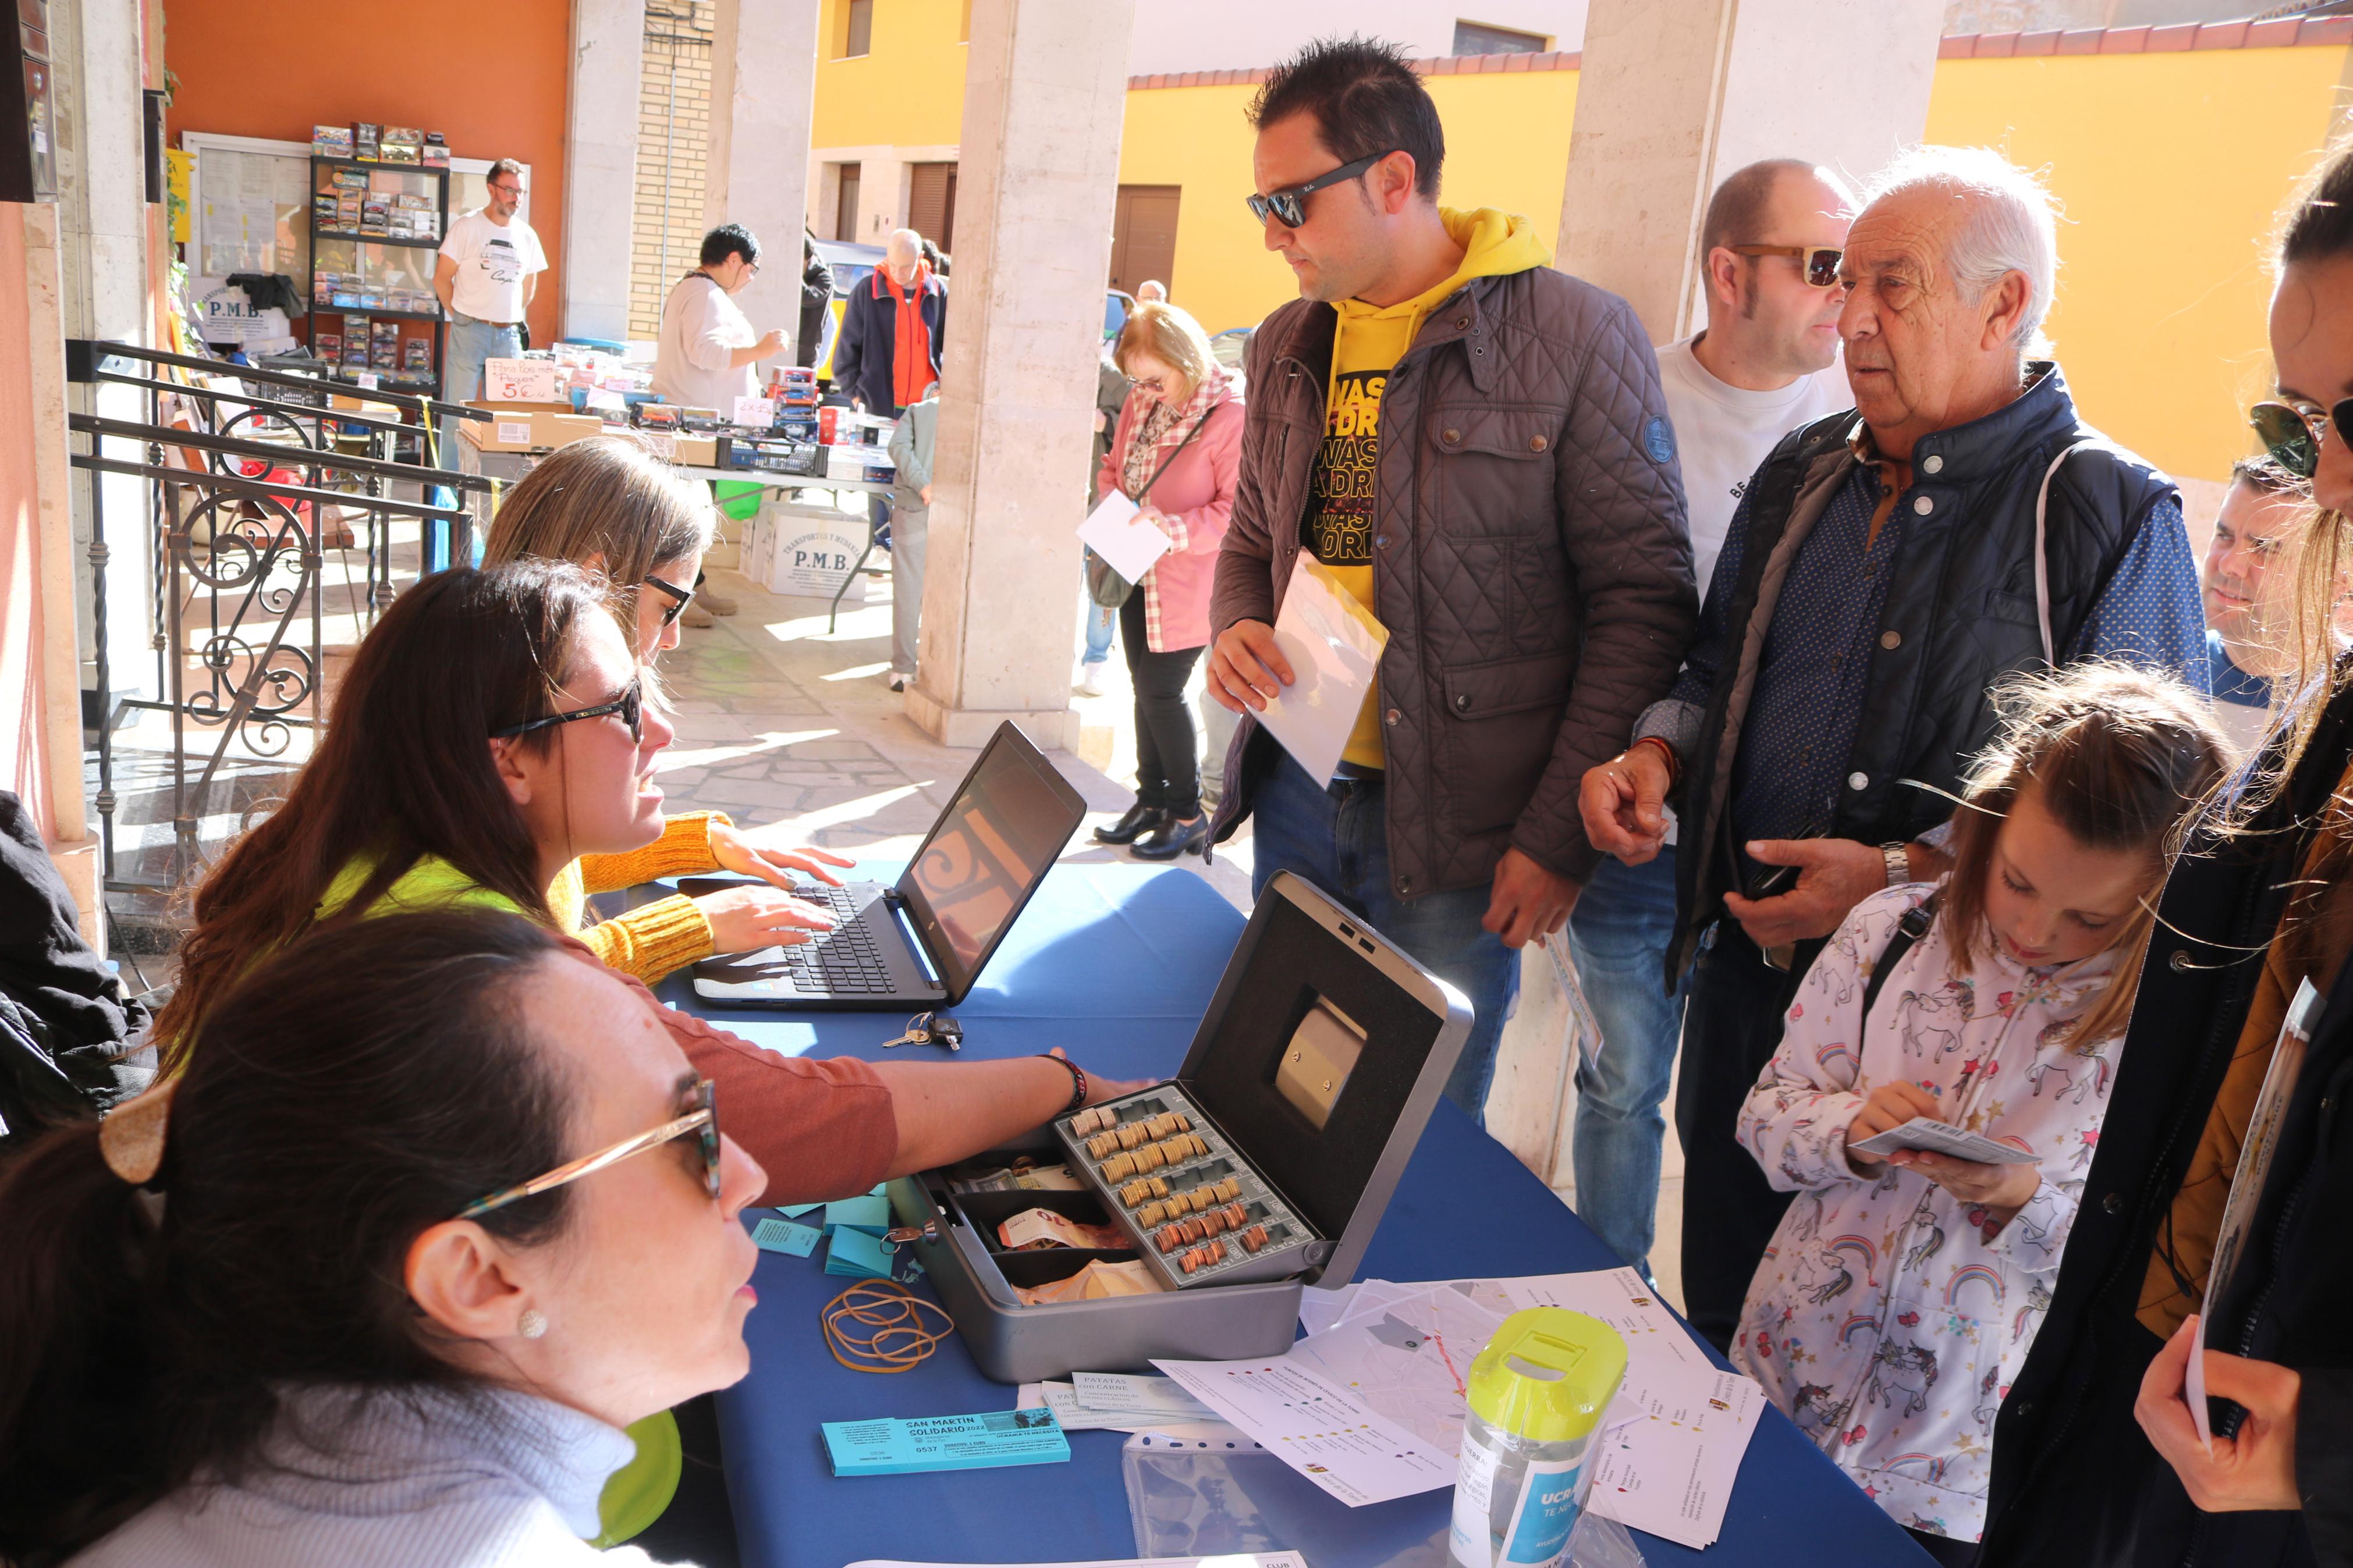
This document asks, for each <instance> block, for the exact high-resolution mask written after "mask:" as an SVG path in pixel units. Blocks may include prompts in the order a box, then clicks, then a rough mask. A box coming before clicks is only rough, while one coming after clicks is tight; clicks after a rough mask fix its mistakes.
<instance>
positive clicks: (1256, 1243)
mask: <svg viewBox="0 0 2353 1568" xmlns="http://www.w3.org/2000/svg"><path fill="white" fill-rule="evenodd" d="M1241 1244H1242V1245H1243V1246H1244V1247H1248V1248H1250V1251H1252V1252H1256V1251H1257V1250H1258V1249H1259V1248H1260V1247H1264V1246H1265V1245H1266V1226H1262V1225H1254V1226H1250V1228H1249V1229H1248V1230H1246V1231H1244V1232H1242V1234H1241Z"/></svg>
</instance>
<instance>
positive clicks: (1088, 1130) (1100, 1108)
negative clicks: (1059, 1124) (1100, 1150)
mask: <svg viewBox="0 0 2353 1568" xmlns="http://www.w3.org/2000/svg"><path fill="white" fill-rule="evenodd" d="M1118 1120H1119V1112H1118V1111H1116V1110H1112V1109H1111V1107H1109V1106H1107V1105H1090V1106H1088V1107H1087V1108H1086V1109H1085V1110H1082V1111H1080V1112H1079V1113H1078V1114H1077V1115H1076V1116H1073V1117H1071V1137H1073V1138H1084V1137H1087V1136H1089V1135H1090V1134H1092V1133H1096V1132H1100V1131H1103V1129H1104V1128H1106V1127H1109V1126H1111V1125H1112V1124H1113V1122H1115V1121H1118ZM1096 1158H1097V1159H1101V1158H1102V1156H1101V1155H1097V1156H1096Z"/></svg>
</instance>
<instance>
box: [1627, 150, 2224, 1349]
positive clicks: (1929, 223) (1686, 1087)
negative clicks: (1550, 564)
mask: <svg viewBox="0 0 2353 1568" xmlns="http://www.w3.org/2000/svg"><path fill="white" fill-rule="evenodd" d="M2057 269H2058V253H2057V241H2056V231H2055V223H2054V219H2053V215H2052V205H2051V199H2050V195H2049V194H2048V193H2047V192H2046V191H2044V190H2043V188H2042V185H2041V184H2039V183H2038V182H2037V181H2036V180H2035V179H2034V178H2033V177H2032V176H2031V175H2030V174H2026V173H2025V172H2024V171H2023V170H2021V169H2019V168H2017V167H2015V166H2013V165H2012V164H2010V163H2008V162H2007V161H2006V160H2004V159H2003V158H2002V157H2001V156H2000V154H1999V153H1993V152H1989V151H1988V150H1985V149H1982V148H1952V147H1920V148H1915V149H1914V150H1912V151H1911V152H1910V153H1905V155H1903V156H1902V157H1900V158H1898V159H1897V160H1896V162H1895V163H1894V165H1892V166H1891V167H1890V168H1889V169H1888V170H1887V171H1886V172H1884V173H1883V174H1881V175H1880V177H1879V178H1878V180H1877V181H1876V182H1875V183H1874V194H1873V199H1872V201H1871V203H1870V205H1868V206H1866V207H1865V208H1864V209H1863V211H1862V214H1861V215H1860V216H1857V217H1856V218H1855V220H1854V222H1853V224H1852V227H1851V228H1850V230H1849V232H1848V236H1847V243H1846V248H1845V253H1844V255H1843V256H1842V257H1841V260H1840V263H1839V271H1838V284H1839V289H1838V291H1839V293H1840V294H1841V298H1842V313H1841V316H1840V318H1839V334H1840V337H1841V339H1842V340H1843V342H1844V345H1845V353H1846V374H1847V381H1848V384H1849V386H1850V387H1851V388H1852V392H1853V395H1854V400H1855V404H1856V405H1857V406H1856V410H1855V411H1854V412H1842V413H1840V414H1835V415H1832V416H1830V417H1828V418H1825V419H1820V420H1817V421H1816V422H1815V423H1813V424H1811V425H1810V426H1806V427H1804V428H1802V429H1799V430H1797V431H1793V432H1791V433H1790V434H1789V435H1788V437H1785V438H1784V439H1783V440H1782V441H1781V442H1780V443H1779V444H1778V446H1777V447H1775V448H1774V450H1773V452H1772V455H1771V456H1770V457H1768V458H1766V460H1765V462H1764V463H1763V464H1762V465H1761V466H1760V467H1759V468H1757V473H1756V474H1755V476H1754V477H1753V478H1751V479H1750V480H1749V482H1748V486H1747V489H1746V490H1745V491H1744V492H1743V493H1742V496H1741V500H1740V506H1739V510H1737V511H1736V513H1735V514H1734V517H1733V521H1732V529H1731V532H1730V533H1729V535H1728V536H1727V537H1726V538H1725V544H1724V551H1723V553H1722V554H1721V555H1720V556H1719V557H1718V558H1717V561H1716V568H1715V576H1714V578H1713V580H1712V581H1711V582H1710V583H1709V584H1708V592H1707V599H1706V602H1705V604H1704V605H1703V606H1702V609H1701V613H1700V627H1699V640H1698V642H1697V644H1696V645H1695V646H1694V647H1693V649H1692V651H1691V657H1690V659H1689V661H1688V662H1687V663H1686V665H1685V666H1684V669H1683V675H1682V677H1681V678H1680V679H1678V680H1677V681H1676V682H1675V687H1674V690H1673V692H1672V694H1671V695H1670V696H1669V697H1668V699H1667V700H1664V701H1662V702H1660V703H1659V704H1657V705H1656V706H1654V707H1653V708H1652V709H1651V710H1650V711H1649V712H1647V713H1645V714H1644V715H1643V716H1642V721H1641V724H1640V725H1638V726H1637V728H1636V731H1635V733H1636V736H1637V739H1636V741H1635V743H1634V744H1633V745H1632V746H1631V747H1630V748H1629V749H1628V750H1627V752H1625V753H1624V754H1623V755H1621V756H1619V757H1617V758H1615V759H1613V760H1612V761H1610V762H1609V763H1605V764H1604V765H1602V766H1600V767H1598V768H1596V769H1594V770H1593V772H1592V773H1590V774H1588V776H1587V778H1586V781H1585V796H1584V807H1585V821H1586V826H1587V828H1588V831H1589V832H1590V833H1591V834H1592V836H1593V841H1594V843H1596V844H1597V845H1599V846H1600V847H1603V848H1604V849H1606V850H1608V851H1609V852H1610V853H1612V854H1615V855H1616V856H1618V857H1619V858H1620V859H1621V860H1624V861H1625V862H1626V863H1628V864H1629V865H1637V864H1640V863H1641V862H1643V861H1645V860H1648V859H1649V858H1651V857H1652V856H1653V855H1655V854H1656V853H1657V852H1658V850H1659V847H1660V843H1661V839H1662V837H1663V835H1664V832H1665V827H1666V821H1665V815H1664V812H1663V810H1662V807H1663V806H1664V805H1666V804H1667V803H1668V802H1669V801H1672V803H1673V805H1674V806H1675V808H1676V810H1677V812H1678V813H1679V814H1680V816H1679V824H1678V834H1679V838H1680V843H1679V845H1678V847H1677V854H1676V881H1677V888H1676V892H1677V898H1676V930H1675V937H1674V942H1673V947H1672V952H1671V953H1670V955H1669V962H1668V964H1667V967H1666V970H1665V973H1663V974H1662V983H1663V984H1667V985H1669V986H1672V985H1675V984H1679V983H1681V981H1682V980H1683V976H1684V974H1685V973H1686V972H1688V973H1689V976H1690V1001H1689V1004H1688V1006H1687V1009H1686V1015H1685V1018H1684V1024H1683V1072H1682V1078H1681V1079H1680V1083H1679V1087H1678V1089H1677V1090H1676V1103H1675V1130H1676V1132H1677V1134H1678V1136H1679V1137H1680V1139H1681V1141H1682V1143H1683V1159H1684V1184H1683V1191H1684V1202H1683V1299H1684V1303H1685V1310H1686V1311H1687V1312H1688V1314H1689V1316H1690V1318H1691V1321H1692V1324H1693V1326H1694V1328H1697V1329H1698V1330H1699V1331H1701V1332H1702V1333H1704V1334H1705V1335H1707V1336H1708V1338H1710V1339H1711V1340H1713V1341H1714V1342H1715V1344H1716V1345H1717V1346H1718V1347H1719V1348H1721V1347H1723V1346H1725V1344H1727V1343H1728V1342H1729V1341H1730V1339H1731V1336H1732V1334H1733V1332H1734V1331H1735V1330H1736V1328H1737V1326H1738V1321H1739V1314H1740V1304H1741V1300H1742V1297H1743V1296H1744V1295H1745V1293H1746V1289H1747V1287H1748V1282H1749V1279H1750V1276H1751V1275H1752V1274H1753V1273H1754V1272H1755V1271H1756V1268H1757V1261H1758V1259H1759V1258H1761V1257H1762V1256H1763V1255H1764V1251H1765V1247H1766V1246H1767V1243H1768V1242H1769V1241H1770V1240H1771V1238H1772V1236H1773V1232H1774V1229H1775V1227H1776V1226H1777V1225H1778V1223H1779V1220H1780V1216H1781V1212H1782V1210H1783V1209H1784V1208H1786V1207H1787V1206H1788V1194H1787V1193H1785V1192H1776V1191H1775V1190H1773V1188H1772V1187H1771V1186H1770V1185H1768V1184H1767V1180H1766V1177H1765V1175H1764V1173H1762V1172H1761V1171H1760V1170H1759V1169H1758V1168H1757V1163H1756V1162H1755V1161H1754V1160H1753V1159H1751V1158H1750V1157H1749V1156H1748V1154H1747V1152H1746V1151H1745V1150H1743V1149H1742V1148H1741V1147H1740V1145H1739V1144H1738V1143H1737V1142H1736V1141H1735V1139H1734V1136H1733V1129H1734V1122H1735V1120H1736V1117H1737V1116H1738V1114H1739V1112H1740V1109H1741V1106H1742V1104H1743V1103H1744V1101H1745V1100H1746V1097H1747V1095H1748V1093H1749V1090H1750V1089H1751V1087H1752V1086H1753V1085H1754V1084H1755V1083H1756V1082H1757V1074H1758V1072H1759V1070H1760V1069H1761V1068H1763V1067H1764V1066H1765V1064H1766V1062H1767V1060H1768V1059H1769V1058H1771V1056H1772V1054H1773V1051H1774V1048H1775V1047H1777V1046H1778V1044H1779V1042H1780V1037H1781V1018H1782V1013H1783V1010H1784V1009H1785V1008H1787V1007H1788V1005H1789V1002H1790V999H1791V997H1792V995H1793V994H1795V992H1796V990H1797V987H1798V984H1799V981H1801V980H1802V979H1803V978H1804V975H1805V973H1806V970H1807V969H1808V967H1809V966H1810V964H1811V963H1812V962H1813V960H1814V957H1815V955H1816V954H1817V953H1818V952H1820V950H1821V947H1822V944H1823V941H1824V939H1826V938H1827V937H1829V936H1830V935H1831V933H1832V932H1833V931H1837V930H1838V929H1839V927H1840V925H1841V922H1842V921H1844V920H1845V919H1846V916H1847V913H1848V911H1849V910H1852V909H1853V908H1854V906H1855V905H1856V904H1858V903H1860V902H1862V900H1864V899H1866V898H1868V897H1870V896H1871V895H1872V894H1873V893H1875V892H1878V891H1880V890H1881V889H1885V888H1890V887H1896V886H1901V885H1903V884H1905V883H1910V882H1916V881H1926V880H1929V879H1933V878H1934V877H1935V876H1936V874H1937V873H1938V871H1939V870H1941V869H1942V868H1943V864H1944V858H1943V856H1942V854H1941V852H1940V851H1939V850H1938V849H1937V848H1936V847H1934V846H1933V844H1932V843H1928V842H1923V841H1922V840H1923V837H1924V836H1926V835H1934V834H1936V830H1937V829H1938V828H1939V827H1940V826H1941V825H1942V824H1943V823H1944V822H1945V821H1946V820H1947V818H1948V817H1949V816H1950V814H1951V804H1950V797H1951V796H1952V795H1955V794H1957V793H1958V792H1959V790H1960V789H1961V788H1962V785H1963V776H1962V770H1963V769H1964V768H1965V767H1966V766H1967V765H1968V759H1969V757H1970V755H1971V754H1972V753H1973V752H1977V751H1978V749H1979V748H1980V747H1981V746H1983V745H1984V744H1985V743H1986V742H1987V741H1988V740H1989V739H1990V738H1991V737H1992V735H1993V732H1994V729H1995V725H1996V719H1997V715H1996V711H1995V709H1994V706H1993V703H1992V702H1991V701H1990V700H1989V695H1988V693H1989V688H1990V687H1992V686H1993V685H1994V684H1995V683H1996V682H1998V681H1999V680H2000V679H2002V678H2003V677H2005V676H2007V675H2010V674H2012V673H2014V672H2018V671H2023V670H2031V669H2037V668H2044V667H2045V666H2047V665H2051V664H2058V663H2064V662H2069V661H2073V660H2075V659H2081V658H2116V659H2123V660H2126V661H2129V662H2132V663H2136V664H2141V665H2145V666H2149V667H2152V668H2159V669H2162V670H2165V671H2166V672H2168V673H2169V674H2173V675H2177V676H2179V677H2180V678H2181V679H2183V680H2185V681H2187V682H2188V683H2189V685H2190V686H2192V687H2193V688H2195V689H2198V690H2200V691H2201V692H2202V691H2204V690H2205V689H2206V667H2207V660H2206V631H2205V618H2204V616H2203V614H2202V612H2201V609H2200V603H2199V593H2198V569H2197V563H2196V561H2195V560H2194V558H2193V557H2192V556H2191V554H2190V552H2189V536H2188V534H2187V533H2186V531H2184V529H2183V527H2182V522H2181V501H2180V497H2179V494H2178V492H2176V490H2175V489H2174V487H2173V481H2172V480H2170V479H2167V478H2166V477H2165V476H2164V475H2163V474H2160V473H2158V471H2157V470H2156V469H2154V468H2151V467H2149V465H2147V463H2145V462H2142V461H2141V460H2140V459H2139V458H2136V457H2134V456H2133V455H2132V454H2131V453H2129V452H2126V451H2124V450H2123V449H2122V448H2120V447H2116V446H2115V445H2114V444H2113V443H2110V442H2108V441H2106V440H2105V439H2104V438H2103V437H2100V436H2099V434H2098V432H2096V431H2094V430H2093V429H2092V428H2091V427H2090V426H2086V425H2084V423H2083V422H2082V421H2081V420H2080V419H2079V418H2078V417H2077V416H2076V413H2075V405H2074V403H2073V399H2072V398H2070V397H2069V395H2068V393H2067V385H2066V383H2065V381H2064V380H2063V379H2062V377H2061V376H2060V374H2059V367H2058V366H2057V365H2056V364H2054V363H2052V362H2050V361H2049V360H2045V359H2031V358H2029V357H2028V355H2029V354H2030V353H2031V352H2033V351H2035V350H2037V349H2039V348H2040V347H2041V346H2042V331H2041V330H2042V321H2043V317H2044V316H2045V315H2046V314H2047V313H2048V312H2049V310H2050V308H2051V298H2052V284H2053V280H2054V277H2055V274H2056V272H2057Z"/></svg>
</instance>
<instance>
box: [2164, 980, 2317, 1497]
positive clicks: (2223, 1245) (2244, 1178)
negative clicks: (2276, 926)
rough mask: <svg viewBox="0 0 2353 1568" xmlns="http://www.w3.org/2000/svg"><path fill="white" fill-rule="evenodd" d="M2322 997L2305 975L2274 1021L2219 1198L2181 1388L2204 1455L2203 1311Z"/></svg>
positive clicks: (2233, 1243) (2235, 1252)
mask: <svg viewBox="0 0 2353 1568" xmlns="http://www.w3.org/2000/svg"><path fill="white" fill-rule="evenodd" d="M2326 1002H2327V998H2326V997H2325V996H2323V995H2322V994H2320V992H2319V991H2318V989H2316V987H2315V986H2314V985H2313V984H2312V981H2311V980H2310V978H2309V977H2307V978H2306V980H2305V982H2304V984H2301V985H2299V986H2297V987H2296V988H2295V999H2294V1000H2293V1001H2291V1002H2290V1003H2289V1004H2288V1005H2287V1016H2286V1017H2285V1018H2284V1019H2282V1020H2281V1022H2280V1032H2279V1038H2278V1040H2277V1041H2275V1042H2274V1044H2273V1046H2272V1063H2271V1066H2270V1067H2268V1068H2264V1069H2263V1088H2262V1089H2260V1090H2258V1091H2257V1092H2256V1094H2255V1110H2254V1114H2253V1115H2252V1116H2250V1117H2248V1118H2247V1135H2246V1137H2245V1139H2244V1140H2242V1142H2241V1143H2240V1144H2239V1167H2238V1171H2237V1173H2236V1174H2234V1175H2232V1178H2231V1195H2230V1196H2229V1197H2227V1198H2224V1199H2223V1200H2222V1226H2221V1229H2220V1230H2217V1231H2216V1232H2215V1233H2214V1261H2213V1263H2212V1265H2211V1267H2209V1268H2207V1270H2206V1294H2205V1296H2204V1297H2203V1298H2202V1300H2201V1305H2200V1308H2199V1311H2200V1317H2199V1320H2198V1344H2197V1346H2196V1347H2194V1348H2193V1349H2192V1350H2191V1352H2190V1355H2189V1368H2188V1371H2187V1374H2186V1376H2185V1378H2184V1380H2183V1384H2182V1390H2181V1392H2182V1394H2184V1395H2185V1396H2186V1397H2187V1398H2188V1400H2189V1419H2190V1420H2191V1422H2192V1423H2194V1424H2195V1425H2196V1426H2197V1428H2198V1440H2199V1441H2200V1443H2203V1444H2204V1445H2205V1446H2206V1451H2207V1452H2208V1453H2210V1454H2211V1453H2212V1452H2213V1451H2214V1432H2213V1416H2212V1415H2211V1414H2210V1413H2209V1412H2208V1411H2207V1408H2206V1354H2205V1350H2206V1347H2207V1346H2209V1345H2211V1344H2212V1343H2213V1342H2214V1325H2213V1324H2212V1323H2211V1322H2210V1321H2207V1319H2206V1317H2205V1315H2204V1314H2205V1313H2206V1311H2207V1310H2208V1309H2209V1308H2211V1307H2212V1306H2213V1304H2214V1303H2215V1302H2216V1301H2218V1300H2221V1297H2222V1289H2223V1287H2225V1286H2227V1285H2228V1284H2230V1282H2231V1276H2232V1274H2233V1273H2234V1272H2236V1271H2237V1269H2238V1267H2239V1255H2240V1253H2241V1251H2242V1249H2243V1248H2244V1247H2245V1245H2246V1240H2247V1224H2248V1222H2249V1221H2251V1220H2253V1218H2254V1217H2255V1205H2256V1204H2257V1203H2258V1202H2260V1201H2261V1200H2262V1198H2263V1178H2264V1177H2265V1176H2266V1175H2268V1174H2269V1173H2270V1172H2271V1168H2272V1154H2273V1152H2274V1151H2275V1150H2276V1149H2277V1148H2278V1147H2279V1142H2278V1136H2277V1135H2278V1132H2279V1124H2280V1118H2281V1117H2282V1116H2283V1115H2284V1114H2286V1111H2287V1102H2288V1101H2289V1100H2291V1099H2293V1098H2294V1097H2295V1082H2296V1079H2298V1078H2299V1077H2301V1076H2302V1075H2303V1072H2304V1053H2305V1047H2307V1046H2309V1045H2310V1044H2311V1043H2312V1031H2313V1030H2314V1029H2315V1028H2316V1027H2317V1026H2319V1023H2320V1013H2321V1008H2322V1006H2323V1005H2325V1004H2326ZM2224 1348H2227V1347H2224Z"/></svg>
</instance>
